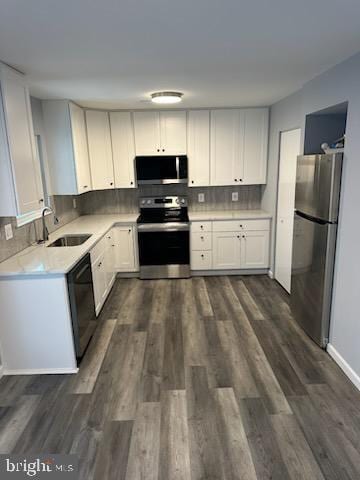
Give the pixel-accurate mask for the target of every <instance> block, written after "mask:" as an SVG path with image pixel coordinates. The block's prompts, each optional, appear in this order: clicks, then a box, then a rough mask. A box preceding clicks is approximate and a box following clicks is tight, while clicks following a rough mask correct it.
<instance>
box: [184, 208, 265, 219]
mask: <svg viewBox="0 0 360 480" xmlns="http://www.w3.org/2000/svg"><path fill="white" fill-rule="evenodd" d="M266 218H272V215H271V213H268V212H265V211H264V210H218V211H216V210H213V211H209V212H189V219H190V221H191V222H196V221H200V222H201V221H203V222H205V221H212V220H247V219H254V220H256V219H258V220H261V219H266Z"/></svg>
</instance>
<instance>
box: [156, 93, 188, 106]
mask: <svg viewBox="0 0 360 480" xmlns="http://www.w3.org/2000/svg"><path fill="white" fill-rule="evenodd" d="M182 96H183V93H180V92H155V93H152V94H151V101H152V102H154V103H163V104H164V103H179V102H181V99H182Z"/></svg>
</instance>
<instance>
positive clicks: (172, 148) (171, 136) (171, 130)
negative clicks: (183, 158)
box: [160, 111, 186, 155]
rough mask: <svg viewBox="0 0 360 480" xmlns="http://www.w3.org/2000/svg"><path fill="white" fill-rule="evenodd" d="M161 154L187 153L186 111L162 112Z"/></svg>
mask: <svg viewBox="0 0 360 480" xmlns="http://www.w3.org/2000/svg"><path fill="white" fill-rule="evenodd" d="M160 139H161V154H163V155H186V112H184V111H176V112H168V111H166V112H160Z"/></svg>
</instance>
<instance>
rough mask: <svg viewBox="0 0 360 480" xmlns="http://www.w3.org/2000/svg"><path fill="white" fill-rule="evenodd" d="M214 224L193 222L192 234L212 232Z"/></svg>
mask: <svg viewBox="0 0 360 480" xmlns="http://www.w3.org/2000/svg"><path fill="white" fill-rule="evenodd" d="M211 230H212V222H191V231H192V232H211Z"/></svg>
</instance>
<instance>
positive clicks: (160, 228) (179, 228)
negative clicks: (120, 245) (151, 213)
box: [137, 223, 190, 232]
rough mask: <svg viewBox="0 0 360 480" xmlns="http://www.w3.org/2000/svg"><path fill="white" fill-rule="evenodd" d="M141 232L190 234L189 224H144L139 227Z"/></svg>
mask: <svg viewBox="0 0 360 480" xmlns="http://www.w3.org/2000/svg"><path fill="white" fill-rule="evenodd" d="M137 228H138V231H139V232H188V231H189V230H190V226H189V224H188V223H142V224H140V225H138V227H137Z"/></svg>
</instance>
